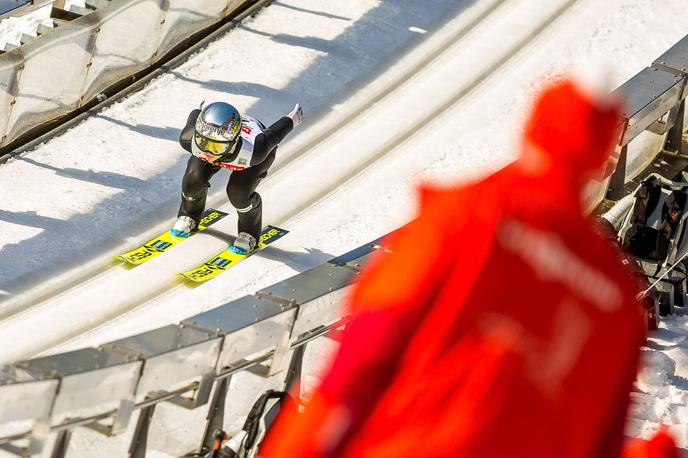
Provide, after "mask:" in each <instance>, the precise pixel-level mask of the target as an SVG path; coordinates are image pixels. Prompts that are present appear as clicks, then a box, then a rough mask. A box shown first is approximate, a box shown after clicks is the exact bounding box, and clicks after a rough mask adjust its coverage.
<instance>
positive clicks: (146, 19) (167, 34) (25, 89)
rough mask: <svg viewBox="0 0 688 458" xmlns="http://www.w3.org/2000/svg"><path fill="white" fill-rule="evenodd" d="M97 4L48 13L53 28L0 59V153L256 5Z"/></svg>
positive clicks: (156, 0) (211, 1)
mask: <svg viewBox="0 0 688 458" xmlns="http://www.w3.org/2000/svg"><path fill="white" fill-rule="evenodd" d="M91 3H93V1H91ZM96 3H97V4H98V6H99V7H98V8H96V9H93V10H90V9H88V10H83V11H80V13H86V14H80V13H75V12H73V11H71V10H70V11H67V10H63V9H60V8H58V7H56V6H53V7H52V13H51V17H52V19H53V22H54V23H55V25H56V27H54V28H52V29H50V28H49V27H48V28H46V27H43V28H42V29H41V31H42V32H43V33H41V34H40V35H39V36H37V37H35V38H31V39H29V40H28V41H27V42H26V43H23V44H22V45H21V46H19V47H16V48H15V49H11V50H7V51H6V52H2V53H0V151H2V152H7V151H8V148H12V147H13V146H16V145H19V144H21V143H22V142H23V141H25V140H27V139H29V138H30V137H31V136H32V135H34V134H35V133H36V132H37V131H41V129H43V130H45V129H47V126H52V125H55V124H57V123H59V122H61V121H63V120H64V119H65V118H66V117H68V116H70V115H72V114H74V113H78V112H80V111H82V110H84V109H86V108H89V107H90V106H92V105H94V104H95V103H97V102H98V101H99V100H102V99H103V98H104V97H105V95H104V94H105V93H107V92H108V91H110V90H111V89H112V88H113V87H119V86H120V85H121V84H123V83H127V82H133V80H132V78H133V77H134V76H135V75H137V74H139V73H140V72H143V71H145V70H146V69H149V68H151V67H152V66H154V65H155V64H157V63H158V62H160V61H162V60H164V59H165V58H166V56H167V55H168V54H169V53H170V52H172V51H174V50H175V49H177V47H178V46H179V44H180V43H183V42H185V40H187V39H189V38H191V37H192V36H194V35H195V34H197V33H199V32H201V31H203V30H206V29H208V28H211V27H213V26H214V25H216V24H218V23H220V22H222V21H224V20H226V19H227V18H228V17H232V16H233V15H235V14H237V13H238V12H240V11H243V10H245V9H246V8H248V7H249V6H251V5H253V4H255V3H257V0H194V1H193V2H190V1H188V0H117V1H109V0H108V1H105V0H103V1H98V2H96ZM58 25H59V26H58Z"/></svg>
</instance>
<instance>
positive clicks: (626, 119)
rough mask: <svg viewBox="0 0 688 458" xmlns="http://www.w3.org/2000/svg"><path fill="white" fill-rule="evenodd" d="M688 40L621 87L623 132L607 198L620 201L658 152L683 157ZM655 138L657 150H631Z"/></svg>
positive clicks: (644, 148)
mask: <svg viewBox="0 0 688 458" xmlns="http://www.w3.org/2000/svg"><path fill="white" fill-rule="evenodd" d="M687 81H688V36H687V37H684V38H683V39H682V40H680V41H679V42H678V43H676V44H675V45H674V46H672V47H671V48H670V49H669V50H668V51H667V52H665V53H664V54H662V55H661V56H660V57H658V58H657V59H656V60H655V61H654V62H653V63H652V65H651V66H649V67H646V68H644V69H642V70H641V71H640V72H639V73H638V74H636V75H635V76H634V77H633V78H631V79H630V80H628V81H627V82H626V83H624V84H623V85H621V86H620V87H619V88H618V89H617V90H616V91H615V92H617V91H618V92H620V93H621V94H623V96H624V97H625V99H626V112H625V113H624V115H623V123H624V129H623V133H622V134H621V138H620V140H619V144H618V146H617V148H616V151H615V153H616V154H615V159H616V161H615V162H614V167H615V168H614V173H613V175H612V176H611V179H610V182H609V190H608V193H607V195H608V196H609V197H612V198H614V199H618V198H620V197H621V196H622V195H623V187H624V184H625V183H626V182H627V181H628V179H629V178H633V177H635V176H636V175H638V174H639V173H640V172H641V171H642V170H643V169H645V168H646V167H647V166H648V165H649V164H650V163H651V162H652V160H653V159H654V157H655V156H656V155H657V153H658V152H661V151H668V152H671V153H674V155H677V156H683V155H684V153H685V151H684V149H683V130H684V123H685V116H684V113H685V99H686V96H688V91H686V82H687ZM646 135H654V136H655V137H657V138H658V139H659V140H660V141H659V142H655V145H656V147H655V148H647V147H646V146H645V147H641V149H639V150H635V151H634V150H633V149H632V146H633V145H632V143H631V142H632V141H633V140H636V139H638V138H639V137H642V136H646Z"/></svg>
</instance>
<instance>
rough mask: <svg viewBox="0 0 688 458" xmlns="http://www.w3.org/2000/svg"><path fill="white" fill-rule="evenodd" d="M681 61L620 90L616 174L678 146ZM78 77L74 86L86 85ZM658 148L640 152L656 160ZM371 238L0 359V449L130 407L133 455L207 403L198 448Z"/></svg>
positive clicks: (47, 450) (317, 331)
mask: <svg viewBox="0 0 688 458" xmlns="http://www.w3.org/2000/svg"><path fill="white" fill-rule="evenodd" d="M151 3H155V2H151ZM122 4H128V3H127V2H125V1H123V2H122ZM169 4H170V5H173V4H175V2H172V1H170V2H169ZM120 7H121V5H120ZM161 25H162V24H161ZM76 35H78V33H77V31H76V30H75V36H76ZM103 36H105V35H103ZM64 43H66V42H64ZM104 43H105V42H104ZM63 45H64V44H63ZM63 45H53V46H55V47H57V46H63ZM65 46H66V45H65ZM93 49H99V51H98V52H99V53H100V55H101V56H104V55H105V54H106V53H111V52H116V49H115V48H114V47H113V48H108V47H107V45H105V44H103V45H101V46H100V47H98V46H97V45H93ZM151 49H152V48H146V49H144V50H141V54H140V55H139V57H138V60H135V61H134V60H132V61H130V62H129V65H131V66H132V68H138V66H139V65H144V62H145V60H146V59H149V58H150V56H149V54H150V53H151ZM89 55H90V54H89ZM687 57H688V37H686V38H685V39H683V40H682V41H681V42H679V43H678V44H677V45H676V46H674V47H673V48H671V49H670V50H669V51H668V52H667V53H666V54H665V55H664V56H662V57H661V58H660V59H658V60H657V61H656V62H655V63H653V66H651V67H648V68H647V69H644V70H643V71H641V72H640V73H639V74H638V75H636V76H635V77H633V78H632V79H631V80H630V81H628V82H627V83H625V84H624V85H623V86H621V88H620V89H619V90H622V91H624V93H625V94H626V96H627V97H628V98H629V100H630V103H629V104H628V107H629V109H628V112H627V113H626V114H625V115H624V119H623V123H624V126H625V127H624V131H623V134H622V136H621V139H620V141H619V147H618V148H617V152H618V153H619V161H618V165H617V172H615V173H614V174H613V177H615V178H614V179H616V180H618V179H619V177H622V178H625V177H628V176H633V175H634V174H637V173H638V172H639V168H640V167H639V166H638V164H642V163H645V162H647V158H646V157H642V158H639V157H633V156H634V154H635V153H634V152H633V150H632V149H629V145H631V142H632V140H634V139H638V138H639V137H640V136H642V135H643V133H644V132H646V131H647V130H650V131H651V132H658V133H659V135H660V137H661V138H662V142H661V145H660V148H661V149H664V147H666V148H667V149H669V150H673V151H675V152H676V154H682V148H681V141H680V140H681V138H680V135H681V133H682V130H683V111H684V104H685V102H684V99H685V96H686V93H685V83H686V76H687V74H686V68H685V67H684V65H683V63H684V62H685V61H686V58H687ZM37 62H38V61H37ZM95 65H96V66H97V68H98V69H97V70H94V72H96V73H98V72H100V73H102V72H105V68H106V67H107V65H106V64H105V60H102V61H100V63H98V64H95ZM87 81H89V80H88V79H87V78H86V79H85V80H84V86H83V87H84V88H90V87H91V86H90V85H89V83H87ZM35 103H37V104H38V103H45V104H49V102H48V101H45V100H42V101H40V102H38V101H37V102H35ZM27 116H28V115H27ZM657 152H658V151H657V149H653V150H649V151H642V154H643V155H645V156H647V157H650V158H654V157H655V156H656V154H657ZM629 158H630V159H632V160H628V159H629ZM628 164H636V165H634V166H632V167H628ZM619 169H621V170H620V171H619ZM612 181H613V180H612ZM611 190H613V189H611ZM381 243H382V241H381V239H379V240H376V241H374V242H372V243H370V244H367V245H364V246H362V247H360V248H357V249H356V250H353V251H351V252H349V253H347V254H345V255H343V256H340V257H338V258H336V259H333V260H331V261H329V262H327V263H324V264H322V265H320V266H318V267H315V268H313V269H311V270H309V271H306V272H304V273H301V274H298V275H296V276H294V277H292V278H289V279H287V280H284V281H282V282H280V283H277V284H275V285H273V286H270V287H268V288H265V289H263V290H261V291H258V292H256V293H255V294H253V295H249V296H245V297H243V298H240V299H238V300H236V301H232V302H230V303H228V304H225V305H223V306H220V307H218V308H215V309H212V310H209V311H207V312H204V313H202V314H199V315H196V316H193V317H191V318H189V319H187V320H184V321H183V322H181V323H179V324H178V325H169V326H165V327H162V328H159V329H155V330H152V331H148V332H145V333H143V334H139V335H135V336H131V337H128V338H125V339H121V340H117V341H114V342H109V343H106V344H103V345H101V346H99V347H98V348H86V349H81V350H76V351H72V352H69V353H63V354H58V355H53V356H47V357H41V358H35V359H31V360H28V361H21V362H17V363H14V364H12V365H8V366H5V367H3V368H2V370H0V374H2V375H3V377H4V380H3V382H2V384H0V450H4V451H7V452H10V453H14V454H17V455H29V456H30V455H35V454H38V453H44V454H49V455H50V456H51V457H62V456H65V453H66V450H67V446H68V444H69V440H70V437H71V434H72V431H74V430H75V429H76V428H79V427H84V428H89V429H91V430H94V431H97V432H99V433H102V434H105V435H108V436H110V435H117V434H120V433H122V432H123V431H129V430H131V428H130V422H131V419H132V416H133V414H134V412H135V411H138V420H137V422H136V425H135V426H133V435H132V439H131V447H130V449H129V454H130V456H134V457H142V456H145V450H146V443H147V436H148V431H149V428H150V426H151V422H152V419H153V414H154V412H155V409H156V407H157V406H159V405H160V404H161V403H173V404H174V405H177V406H180V407H182V408H185V409H200V408H201V407H204V408H205V412H206V416H205V431H204V433H203V435H202V437H200V438H199V440H198V444H199V445H198V448H197V450H207V448H208V447H209V446H210V444H211V441H212V436H213V432H214V431H215V430H216V429H219V428H221V427H222V423H223V417H224V406H225V401H226V399H227V396H228V393H229V379H230V377H231V376H232V375H233V374H235V373H237V372H240V371H251V372H252V373H254V374H261V375H263V376H265V377H269V376H272V375H274V374H277V373H284V374H285V381H284V386H285V387H286V386H290V385H291V384H292V383H296V381H297V380H298V378H299V374H300V372H301V362H302V358H303V353H304V348H305V346H306V345H307V344H308V343H309V342H310V341H311V340H313V339H315V338H319V337H322V336H325V335H328V333H330V332H332V331H334V330H337V329H339V328H341V327H342V326H344V325H345V320H346V319H345V317H343V316H342V312H341V310H340V309H339V304H340V302H341V298H342V297H343V295H344V294H346V292H347V289H348V287H349V285H350V284H351V282H352V281H353V280H355V278H356V276H357V274H358V272H359V270H360V268H361V266H362V265H363V264H364V263H365V262H366V261H367V260H368V258H369V257H370V256H372V255H374V254H375V253H379V252H380V251H383V252H384V249H381V248H382V247H381ZM381 255H384V254H381Z"/></svg>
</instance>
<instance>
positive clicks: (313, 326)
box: [0, 241, 380, 457]
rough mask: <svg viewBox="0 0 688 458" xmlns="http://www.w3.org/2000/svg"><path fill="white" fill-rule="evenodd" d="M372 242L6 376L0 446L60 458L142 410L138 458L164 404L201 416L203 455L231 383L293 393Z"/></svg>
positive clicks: (0, 401)
mask: <svg viewBox="0 0 688 458" xmlns="http://www.w3.org/2000/svg"><path fill="white" fill-rule="evenodd" d="M378 242H379V241H375V242H373V243H371V244H368V245H365V246H363V247H360V248H358V249H356V250H354V251H352V252H350V253H347V254H345V255H343V256H340V257H338V258H336V259H333V260H332V261H329V262H327V263H324V264H322V265H320V266H317V267H315V268H313V269H311V270H309V271H306V272H303V273H301V274H298V275H296V276H294V277H292V278H289V279H286V280H284V281H282V282H280V283H277V284H275V285H272V286H270V287H268V288H265V289H263V290H261V291H258V292H257V293H255V294H254V295H250V296H245V297H243V298H240V299H238V300H235V301H233V302H230V303H228V304H225V305H223V306H221V307H218V308H215V309H212V310H210V311H207V312H205V313H201V314H199V315H196V316H193V317H190V318H188V319H187V320H184V321H182V322H181V323H179V324H178V325H169V326H165V327H162V328H158V329H154V330H152V331H148V332H145V333H143V334H139V335H135V336H131V337H127V338H125V339H120V340H117V341H114V342H109V343H106V344H103V345H101V346H100V347H98V348H86V349H82V350H76V351H72V352H69V353H63V354H59V355H54V356H47V357H42V358H36V359H31V360H28V361H21V362H18V363H15V364H13V365H11V366H6V367H4V369H3V371H2V372H1V373H3V374H6V375H5V380H4V381H3V382H2V384H0V406H2V408H0V426H6V425H11V424H13V423H14V424H15V425H16V424H18V425H19V426H18V427H17V428H18V429H17V428H15V430H14V431H12V433H10V434H7V435H5V436H4V437H1V438H0V449H1V450H5V451H7V452H10V453H13V454H16V455H20V456H32V455H35V454H39V453H41V452H42V453H43V455H42V456H51V457H61V456H64V455H65V453H66V450H67V446H68V444H69V440H70V436H71V431H73V430H74V429H75V428H77V427H86V428H89V429H92V430H94V431H97V432H99V433H102V434H105V435H108V436H109V435H115V434H119V433H121V432H123V431H124V430H126V429H127V427H128V426H129V423H130V420H131V417H132V414H133V413H134V411H135V410H136V409H140V410H141V412H140V414H139V417H138V422H137V424H136V426H135V430H134V434H133V438H132V442H131V447H130V452H129V453H130V456H132V457H143V456H145V448H146V442H147V435H148V430H149V427H150V424H151V420H152V419H153V418H154V415H153V414H154V411H155V407H156V405H158V404H159V403H161V402H170V403H174V404H175V405H177V406H180V407H182V408H185V409H196V408H200V407H202V406H206V408H207V412H208V413H207V427H206V433H205V435H204V437H203V438H199V442H201V443H200V444H199V450H201V449H204V448H207V447H209V446H210V445H211V441H212V433H213V432H214V431H215V430H216V429H218V428H219V427H221V426H222V418H223V414H224V404H225V399H226V397H227V391H228V380H229V378H230V377H231V376H232V374H234V373H236V372H239V371H242V370H251V371H252V372H253V373H258V374H262V375H264V376H265V377H269V376H272V375H274V374H277V373H279V372H284V373H285V374H286V377H285V383H284V384H285V386H290V385H292V384H293V383H295V380H296V379H297V378H298V377H297V376H298V374H299V373H300V371H301V369H300V368H301V360H302V358H303V350H304V348H305V346H306V344H307V343H308V342H310V341H311V340H312V339H314V338H316V337H319V336H322V335H324V334H326V333H328V332H330V331H332V330H334V329H336V328H338V327H341V326H343V325H344V323H345V320H344V318H343V317H342V316H341V312H340V310H339V304H340V302H341V298H342V295H343V294H345V293H346V291H347V288H348V286H349V285H350V284H351V282H352V281H353V280H355V278H356V276H357V274H358V272H359V270H360V268H361V265H362V264H363V263H364V262H365V261H366V260H367V259H368V257H369V256H371V255H372V254H373V253H375V252H377V251H379V249H380V246H379V245H378ZM211 395H212V396H211ZM209 401H210V403H209ZM22 428H23V429H22Z"/></svg>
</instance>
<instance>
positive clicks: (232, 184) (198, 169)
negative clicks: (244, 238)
mask: <svg viewBox="0 0 688 458" xmlns="http://www.w3.org/2000/svg"><path fill="white" fill-rule="evenodd" d="M199 113H200V110H193V111H192V112H191V113H190V114H189V117H188V119H187V121H186V126H184V128H183V129H182V132H181V134H180V136H179V143H180V144H181V146H182V148H184V149H185V150H186V151H188V152H190V153H191V154H192V155H191V157H190V158H189V161H188V162H187V165H186V172H184V177H183V178H182V199H181V205H180V206H179V213H178V216H189V217H191V218H193V219H194V220H195V221H196V223H198V221H199V220H200V217H201V214H202V213H203V210H204V209H205V201H206V197H207V195H208V188H209V187H210V183H209V182H210V178H211V177H212V176H213V175H215V174H216V173H217V172H218V171H220V169H223V168H225V169H227V170H229V171H230V176H229V181H228V182H227V197H228V198H229V201H230V203H231V204H232V206H233V207H234V208H235V209H236V211H237V215H238V216H239V225H238V232H247V233H249V234H251V235H252V236H254V237H256V239H258V237H259V236H260V231H261V229H262V214H263V205H262V200H261V197H260V194H258V193H257V192H256V187H257V186H258V184H259V183H260V180H262V179H263V178H265V177H266V176H267V173H268V169H269V168H270V166H271V165H272V163H273V162H274V160H275V155H276V152H277V145H278V144H279V143H280V142H281V141H282V140H283V139H284V137H286V136H287V134H289V132H291V130H292V129H293V127H294V124H293V122H292V120H291V119H290V118H288V117H286V116H285V117H282V118H280V119H279V120H278V121H277V122H275V123H274V124H272V125H271V126H270V127H267V128H266V127H265V126H264V125H263V124H262V123H261V122H260V121H258V120H257V119H255V118H252V117H251V116H246V115H242V117H241V133H240V135H239V138H238V144H237V146H236V148H235V149H234V150H233V152H231V153H228V154H226V155H224V156H221V157H220V158H219V159H218V160H217V161H216V162H213V163H210V162H208V161H206V160H204V159H201V158H199V157H197V154H196V152H195V151H194V148H192V142H193V135H194V125H195V123H196V119H197V118H198V115H199Z"/></svg>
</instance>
